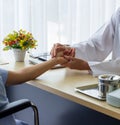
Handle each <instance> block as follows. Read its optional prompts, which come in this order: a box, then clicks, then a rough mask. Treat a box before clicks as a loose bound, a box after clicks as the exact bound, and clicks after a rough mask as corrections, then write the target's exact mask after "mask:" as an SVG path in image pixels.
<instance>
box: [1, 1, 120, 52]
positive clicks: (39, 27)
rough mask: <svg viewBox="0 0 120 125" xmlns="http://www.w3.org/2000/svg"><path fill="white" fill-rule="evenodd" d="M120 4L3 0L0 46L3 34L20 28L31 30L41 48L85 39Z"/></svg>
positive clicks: (43, 49) (38, 48) (46, 49)
mask: <svg viewBox="0 0 120 125" xmlns="http://www.w3.org/2000/svg"><path fill="white" fill-rule="evenodd" d="M119 5H120V0H0V50H2V47H3V46H2V40H3V38H4V37H5V36H6V35H7V34H8V33H10V32H11V31H13V30H19V29H21V28H22V29H25V30H27V31H30V32H32V34H33V36H34V37H35V38H36V40H37V41H38V47H37V51H39V52H46V51H50V49H51V47H52V45H53V44H54V43H56V42H61V43H66V44H71V43H76V42H80V41H84V40H86V39H87V38H88V37H89V36H90V35H91V34H92V33H94V32H95V31H96V30H97V29H98V28H99V27H100V26H101V25H102V24H103V23H105V22H106V21H107V20H108V19H109V18H110V17H111V15H112V13H113V12H114V10H115V9H116V8H118V7H119ZM2 52H3V51H0V53H2Z"/></svg>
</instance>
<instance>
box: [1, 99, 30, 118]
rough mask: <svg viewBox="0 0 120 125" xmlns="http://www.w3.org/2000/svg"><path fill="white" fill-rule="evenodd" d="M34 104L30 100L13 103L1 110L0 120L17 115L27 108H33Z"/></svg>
mask: <svg viewBox="0 0 120 125" xmlns="http://www.w3.org/2000/svg"><path fill="white" fill-rule="evenodd" d="M31 106H32V103H31V101H29V100H28V99H21V100H18V101H14V102H11V103H9V104H7V105H5V106H4V107H2V109H1V110H0V118H3V117H5V116H8V115H11V114H13V113H16V112H18V111H20V110H23V109H25V108H28V107H31Z"/></svg>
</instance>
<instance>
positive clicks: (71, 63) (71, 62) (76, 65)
mask: <svg viewBox="0 0 120 125" xmlns="http://www.w3.org/2000/svg"><path fill="white" fill-rule="evenodd" d="M64 58H65V59H66V60H68V62H67V63H65V64H64V65H63V66H65V67H68V68H70V69H77V70H90V67H89V65H88V63H87V62H86V61H84V60H82V59H78V58H74V57H71V56H64Z"/></svg>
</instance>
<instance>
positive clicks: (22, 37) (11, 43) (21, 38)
mask: <svg viewBox="0 0 120 125" xmlns="http://www.w3.org/2000/svg"><path fill="white" fill-rule="evenodd" d="M36 43H37V40H35V39H34V37H33V35H32V34H31V33H30V32H26V31H25V30H22V29H21V30H19V31H18V32H17V31H13V32H12V33H9V34H8V35H7V36H6V37H5V38H4V40H3V44H4V45H5V47H4V48H3V50H9V49H12V48H18V49H22V50H25V49H32V48H35V47H36V46H37V44H36Z"/></svg>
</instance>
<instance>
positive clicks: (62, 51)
mask: <svg viewBox="0 0 120 125" xmlns="http://www.w3.org/2000/svg"><path fill="white" fill-rule="evenodd" d="M50 54H51V57H52V58H53V57H60V56H72V57H74V56H75V48H72V47H70V46H67V45H62V44H60V43H56V44H54V45H53V47H52V49H51V52H50Z"/></svg>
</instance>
